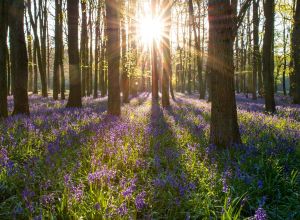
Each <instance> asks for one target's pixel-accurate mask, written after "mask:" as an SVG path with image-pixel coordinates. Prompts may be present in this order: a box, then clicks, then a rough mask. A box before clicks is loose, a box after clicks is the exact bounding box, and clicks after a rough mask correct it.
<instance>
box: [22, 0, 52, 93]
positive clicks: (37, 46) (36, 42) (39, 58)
mask: <svg viewBox="0 0 300 220" xmlns="http://www.w3.org/2000/svg"><path fill="white" fill-rule="evenodd" d="M27 8H28V13H29V18H30V23H31V26H32V29H33V33H34V47H35V50H36V51H35V52H36V55H37V62H38V68H39V72H40V76H41V84H42V96H44V97H47V96H48V92H47V77H46V71H45V68H44V66H43V64H44V63H43V59H42V52H41V46H40V41H39V36H38V32H37V22H36V19H34V18H33V15H32V12H31V0H28V7H27Z"/></svg>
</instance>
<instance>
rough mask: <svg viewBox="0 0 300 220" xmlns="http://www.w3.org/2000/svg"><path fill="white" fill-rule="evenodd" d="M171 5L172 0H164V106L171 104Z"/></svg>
mask: <svg viewBox="0 0 300 220" xmlns="http://www.w3.org/2000/svg"><path fill="white" fill-rule="evenodd" d="M171 5H172V2H171V1H170V0H168V1H164V2H163V4H162V8H164V15H163V18H164V22H165V26H164V34H163V43H162V45H163V75H162V106H163V107H164V108H166V107H169V106H170V95H169V91H170V75H171V72H172V64H171V63H172V60H171V49H170V31H171Z"/></svg>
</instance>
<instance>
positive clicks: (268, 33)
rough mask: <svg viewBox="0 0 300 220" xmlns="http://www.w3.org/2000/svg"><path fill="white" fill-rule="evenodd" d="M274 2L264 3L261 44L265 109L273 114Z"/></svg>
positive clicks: (268, 0) (269, 0) (267, 0)
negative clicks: (262, 40)
mask: <svg viewBox="0 0 300 220" xmlns="http://www.w3.org/2000/svg"><path fill="white" fill-rule="evenodd" d="M274 10H275V4H274V0H266V1H265V2H264V14H265V19H266V20H265V35H264V42H263V76H264V77H263V83H264V94H265V109H266V111H267V112H275V111H276V108H275V99H274Z"/></svg>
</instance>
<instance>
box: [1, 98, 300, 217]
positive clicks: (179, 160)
mask: <svg viewBox="0 0 300 220" xmlns="http://www.w3.org/2000/svg"><path fill="white" fill-rule="evenodd" d="M83 100H84V101H83V103H84V107H83V108H82V109H66V108H64V106H65V104H66V101H53V100H52V99H50V98H49V99H48V98H41V97H39V96H35V95H31V96H30V110H31V116H30V117H25V116H14V117H9V118H8V119H6V120H4V121H1V122H0V219H11V218H17V219H19V218H26V219H27V218H37V219H41V217H42V218H43V219H45V218H46V219H48V218H51V217H57V218H60V219H61V218H66V219H71V218H72V219H78V218H84V219H119V218H124V219H129V218H132V219H161V218H164V219H220V218H222V219H240V218H248V219H266V218H265V217H266V216H267V217H268V219H300V174H299V168H300V106H299V105H298V106H297V105H290V104H288V100H287V99H285V98H282V97H278V100H277V102H278V103H279V104H280V105H279V106H278V107H277V113H276V114H275V115H268V114H265V113H264V111H263V107H264V105H263V100H258V101H253V100H251V99H246V98H244V97H242V96H241V95H238V96H237V100H238V119H239V125H240V131H241V135H242V141H243V145H238V146H234V147H232V148H231V149H224V150H218V149H216V147H214V146H212V145H209V144H208V137H209V121H210V104H209V103H207V102H206V101H200V100H198V99H197V96H187V95H184V94H180V93H178V94H176V101H172V102H171V107H170V108H167V109H162V108H161V106H160V105H159V104H158V103H155V102H152V101H151V94H149V93H142V94H140V95H139V96H138V97H135V98H133V99H132V100H131V102H130V104H126V105H123V106H122V117H121V118H116V117H112V116H107V115H106V112H105V110H106V101H107V99H106V98H99V99H96V100H93V99H92V98H84V99H83ZM9 106H10V108H12V99H11V97H10V99H9Z"/></svg>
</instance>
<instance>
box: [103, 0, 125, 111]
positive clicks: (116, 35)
mask: <svg viewBox="0 0 300 220" xmlns="http://www.w3.org/2000/svg"><path fill="white" fill-rule="evenodd" d="M105 2H106V19H107V37H108V38H107V39H108V40H107V48H106V49H107V57H108V111H107V113H108V114H110V115H116V116H119V115H120V114H121V104H120V99H121V98H120V85H119V64H120V32H119V14H118V10H117V9H118V1H117V0H106V1H105Z"/></svg>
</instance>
